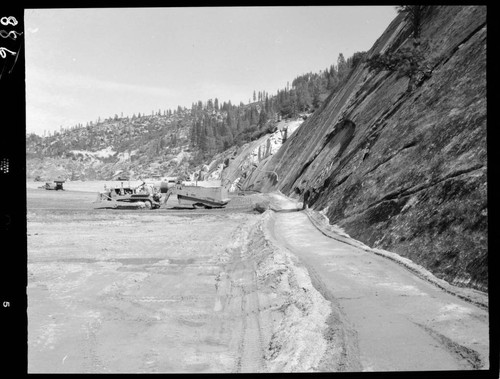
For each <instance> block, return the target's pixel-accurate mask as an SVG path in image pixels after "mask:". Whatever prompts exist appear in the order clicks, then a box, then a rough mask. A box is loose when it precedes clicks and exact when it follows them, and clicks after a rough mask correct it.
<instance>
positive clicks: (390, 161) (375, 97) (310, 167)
mask: <svg viewBox="0 0 500 379" xmlns="http://www.w3.org/2000/svg"><path fill="white" fill-rule="evenodd" d="M421 40H422V42H423V43H422V46H424V57H425V59H426V61H428V62H429V66H430V69H431V75H430V77H428V78H426V79H425V80H423V81H422V82H420V83H419V85H418V86H417V87H416V88H415V89H414V90H413V91H407V88H408V80H409V79H408V77H407V76H403V75H400V74H398V73H397V72H390V71H381V72H378V73H377V72H370V71H369V70H368V68H367V66H366V63H361V64H359V65H358V66H357V67H356V68H355V69H354V70H353V71H352V72H351V75H350V78H349V80H348V81H347V82H346V84H345V85H344V86H343V87H342V88H341V89H340V91H337V92H336V93H333V94H332V95H331V96H330V97H329V98H328V99H327V100H326V101H325V102H324V104H323V106H322V107H321V108H320V109H319V110H318V111H316V112H315V113H314V114H313V116H312V117H309V118H308V119H307V120H306V121H305V122H304V123H303V124H302V125H301V127H300V128H299V129H298V130H297V131H296V132H295V133H294V134H293V136H291V137H290V138H289V139H288V140H287V141H286V143H285V144H284V145H283V146H282V148H281V149H280V150H279V151H278V152H277V153H276V154H275V155H273V156H272V157H271V159H269V160H266V161H264V162H262V165H261V167H260V170H259V173H258V174H257V175H254V176H253V177H252V181H251V182H250V183H247V186H252V188H254V189H258V190H262V191H267V190H274V189H279V190H281V191H282V192H283V193H285V194H287V195H290V196H293V197H296V198H299V199H300V200H302V199H304V194H306V193H307V198H308V199H307V201H306V203H307V204H308V205H309V206H310V207H311V208H313V209H315V210H318V211H322V213H324V214H325V215H326V216H327V217H328V218H329V220H330V223H332V224H336V225H338V226H340V227H341V228H343V229H344V230H345V231H346V232H347V233H348V234H349V235H351V236H352V237H354V238H356V239H358V240H360V241H362V242H364V243H365V244H367V245H369V246H371V247H376V248H382V249H387V250H390V251H393V252H396V253H398V254H400V255H402V256H405V257H408V258H410V259H412V260H413V261H415V262H417V263H419V264H421V265H423V266H424V267H426V268H427V269H429V270H430V271H432V272H433V273H434V274H435V275H436V276H438V277H440V278H442V279H445V280H447V281H449V282H451V283H452V284H455V285H459V286H464V287H470V288H474V289H478V290H482V291H486V290H487V288H488V287H487V286H488V276H487V196H486V195H487V194H486V192H487V179H486V169H487V168H486V167H487V159H486V7H477V6H453V7H452V6H442V7H430V8H429V9H428V10H427V11H426V13H425V15H424V18H423V21H422V32H421ZM410 44H411V26H410V25H409V23H408V22H407V21H405V20H404V18H403V15H399V16H398V17H396V19H395V20H394V21H393V22H392V23H391V24H390V25H389V27H388V28H387V30H386V31H385V32H384V33H383V35H382V36H381V37H380V38H379V39H378V40H377V41H376V42H375V44H374V46H373V47H372V49H371V50H370V51H369V53H368V57H372V56H374V55H375V54H377V53H384V52H388V51H396V50H397V49H400V48H401V47H403V46H409V45H410ZM269 171H275V172H276V173H277V174H278V175H279V178H280V180H279V182H278V183H276V181H275V180H274V178H273V176H272V175H270V174H269Z"/></svg>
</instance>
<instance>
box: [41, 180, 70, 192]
mask: <svg viewBox="0 0 500 379" xmlns="http://www.w3.org/2000/svg"><path fill="white" fill-rule="evenodd" d="M64 182H65V180H54V184H52V183H50V182H47V183H45V185H43V186H41V187H38V188H42V189H46V190H55V191H59V190H61V191H64V188H63V183H64Z"/></svg>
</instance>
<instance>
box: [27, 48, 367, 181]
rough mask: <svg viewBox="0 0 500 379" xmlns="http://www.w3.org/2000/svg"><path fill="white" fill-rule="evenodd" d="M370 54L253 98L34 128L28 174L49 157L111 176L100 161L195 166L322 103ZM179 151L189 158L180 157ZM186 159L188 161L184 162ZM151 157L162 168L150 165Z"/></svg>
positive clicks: (173, 169)
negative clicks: (49, 128)
mask: <svg viewBox="0 0 500 379" xmlns="http://www.w3.org/2000/svg"><path fill="white" fill-rule="evenodd" d="M363 56H364V53H355V54H354V55H353V56H352V57H350V58H348V59H347V60H346V59H345V58H344V56H343V55H342V54H340V55H339V57H338V61H337V64H336V65H334V64H332V65H331V66H330V67H329V68H327V69H325V70H323V71H321V72H319V73H314V74H313V73H308V74H304V75H301V76H299V77H297V78H295V79H294V80H293V81H292V85H291V87H290V85H289V84H287V86H286V88H284V89H282V90H279V91H277V93H276V94H275V95H270V94H269V93H267V92H265V91H258V92H256V91H254V92H253V96H252V99H249V101H248V104H243V103H240V104H239V105H233V104H231V102H230V101H229V102H223V103H221V102H219V100H218V99H217V98H215V99H214V100H212V99H210V100H208V101H206V102H204V103H203V102H202V101H198V102H196V103H193V104H192V106H191V109H187V108H185V107H184V108H183V107H180V106H179V107H178V108H177V109H175V110H173V111H172V110H170V109H169V110H163V111H162V110H158V111H152V112H151V115H145V114H137V115H135V114H134V115H132V116H131V117H129V116H126V117H123V115H121V116H118V115H114V117H110V118H107V119H104V120H101V119H100V118H99V119H98V120H97V121H95V122H93V121H90V122H88V123H87V125H86V126H83V125H81V124H79V125H75V126H73V127H70V128H66V129H63V128H61V130H60V131H59V132H54V133H52V134H51V133H50V132H49V133H48V135H47V133H45V134H44V136H43V137H41V136H38V135H35V134H29V135H27V137H26V157H27V160H28V168H29V170H28V172H27V175H28V177H33V178H34V177H36V176H40V177H44V176H47V175H46V173H45V174H44V172H43V165H41V164H40V163H39V161H40V160H41V159H44V158H54V159H55V160H57V163H55V162H56V161H54V164H55V166H61V165H62V166H68V160H69V161H72V163H71V164H69V166H71V167H69V166H68V169H67V170H62V169H61V170H59V172H60V175H62V176H65V175H66V176H68V177H70V176H72V177H75V176H76V177H79V178H80V177H82V178H87V179H108V178H109V175H112V172H111V171H113V170H105V171H106V172H101V171H102V170H101V169H102V167H101V169H97V170H96V164H97V161H99V163H102V164H107V165H108V166H109V165H110V164H117V165H118V166H120V169H122V170H125V171H129V170H130V169H129V168H127V167H126V166H127V165H126V164H124V162H125V161H128V163H129V164H130V165H132V166H134V163H135V166H137V164H139V165H140V166H141V168H140V171H147V172H150V171H151V172H159V173H160V174H161V175H167V174H168V175H171V174H174V175H175V174H179V173H180V172H183V171H186V170H191V169H193V168H195V167H196V166H198V165H200V164H203V163H207V162H210V159H211V158H212V157H213V156H214V155H215V154H217V153H220V152H222V151H224V150H227V149H229V148H231V147H232V146H241V145H243V144H245V143H247V142H250V141H253V140H255V139H258V138H259V137H261V136H262V135H264V134H266V133H271V132H273V131H274V130H275V122H276V121H278V120H279V119H281V118H288V117H296V116H297V115H299V114H300V113H302V112H311V111H313V110H314V109H317V108H318V107H320V105H321V104H322V102H323V100H324V99H325V98H326V97H327V96H328V95H329V94H331V93H332V92H335V91H336V90H337V89H338V88H340V85H341V84H342V83H343V82H344V81H345V80H346V79H347V77H348V75H349V73H350V72H351V70H352V68H353V67H354V66H355V65H356V64H357V63H358V62H359V61H360V60H361V59H362V58H363ZM179 154H181V155H182V157H180V158H178V159H177V160H176V161H175V162H172V158H173V157H178V156H179ZM182 159H183V160H184V162H183V163H184V164H183V165H181V166H182V168H179V163H180V162H179V160H182ZM65 161H66V163H65ZM77 162H81V163H85V162H87V163H89V162H92V164H93V166H92V167H90V166H89V167H83V166H85V164H77ZM45 163H48V161H47V160H45ZM33 164H35V165H36V167H33ZM149 164H154V166H155V167H154V168H150V167H148V165H149ZM86 166H88V164H87V165H86ZM115 171H116V170H115ZM75 172H77V173H76V174H75ZM101 174H102V175H101ZM104 176H106V177H104Z"/></svg>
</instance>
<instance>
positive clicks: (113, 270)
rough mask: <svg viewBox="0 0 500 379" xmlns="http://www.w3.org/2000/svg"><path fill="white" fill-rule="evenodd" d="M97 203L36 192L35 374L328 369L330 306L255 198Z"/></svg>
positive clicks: (32, 256) (32, 225) (31, 219)
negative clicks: (273, 239) (217, 204)
mask: <svg viewBox="0 0 500 379" xmlns="http://www.w3.org/2000/svg"><path fill="white" fill-rule="evenodd" d="M95 198H96V192H82V191H72V190H67V191H46V190H43V189H36V188H28V189H27V221H28V225H27V238H28V288H27V295H28V362H29V363H28V372H30V373H41V372H45V373H47V372H48V373H56V372H69V373H97V372H103V373H122V372H132V373H135V372H181V373H183V372H193V373H198V372H226V373H227V372H268V371H309V370H314V369H316V368H317V367H318V364H319V360H320V359H321V357H322V354H321V351H322V350H321V349H322V348H321V346H323V350H324V349H325V346H326V345H325V344H323V345H322V344H321V343H318V341H321V338H322V332H323V329H324V327H326V324H325V323H324V322H323V320H324V319H326V317H327V315H328V314H329V312H330V308H329V305H328V304H329V303H328V302H327V301H326V300H324V299H323V298H322V297H321V295H320V294H319V293H318V292H317V291H316V290H315V289H314V287H313V286H312V284H311V282H310V280H309V279H308V275H307V272H306V271H305V269H303V268H299V267H295V266H294V258H293V257H291V256H290V255H289V254H288V253H287V252H285V251H277V250H276V249H274V248H273V247H272V246H270V245H269V243H268V242H267V240H266V238H265V235H264V231H263V226H262V225H263V224H262V222H263V219H262V215H259V214H256V213H255V212H252V211H251V204H252V201H253V200H252V197H251V196H248V197H246V196H239V197H234V198H233V199H232V201H231V202H230V205H229V206H228V207H227V208H226V209H213V210H189V209H174V208H172V206H175V205H176V203H175V201H174V202H173V203H172V204H170V200H169V203H168V204H167V206H166V207H162V208H161V209H158V210H145V209H140V210H118V209H104V208H100V209H96V206H97V204H94V203H93V201H94V200H95ZM304 288H308V292H307V293H304ZM304 312H307V313H308V314H305V313H304ZM299 320H300V321H301V322H304V325H305V326H302V325H301V322H299ZM297 341H302V342H301V343H302V346H301V347H300V348H299V347H297V346H296V343H295V342H297ZM311 343H314V344H315V346H318V347H317V348H316V350H312V349H311ZM318 349H319V350H318Z"/></svg>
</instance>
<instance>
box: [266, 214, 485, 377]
mask: <svg viewBox="0 0 500 379" xmlns="http://www.w3.org/2000/svg"><path fill="white" fill-rule="evenodd" d="M274 220H275V221H274V225H273V224H271V227H272V228H274V233H273V234H274V237H275V238H276V241H277V242H278V243H279V244H281V245H282V246H284V247H286V248H287V249H288V250H289V251H290V252H292V253H293V254H295V255H297V256H298V257H299V259H300V261H301V263H303V264H304V265H305V266H306V267H307V268H308V271H309V274H310V276H311V278H312V280H313V283H314V285H315V287H316V288H317V289H318V290H319V291H320V292H321V293H322V295H323V296H324V297H325V298H326V299H328V300H330V301H331V302H332V304H333V305H334V306H338V307H339V309H340V313H339V317H338V319H339V322H341V323H342V324H343V326H342V330H343V331H344V337H343V344H344V347H343V348H344V350H345V351H346V353H347V355H348V359H346V361H345V362H344V367H341V369H343V370H347V371H358V370H362V371H398V370H412V371H413V370H414V371H420V370H468V369H478V368H482V369H487V368H488V367H489V358H488V354H489V352H488V348H489V347H488V338H489V336H488V313H487V311H485V310H483V309H480V308H477V307H475V306H474V305H471V304H469V303H467V302H464V301H462V300H460V299H459V298H457V297H455V296H453V295H450V294H447V293H444V292H443V291H442V290H440V289H438V288H436V287H435V286H433V285H432V284H430V283H428V282H426V281H424V280H422V279H420V278H418V277H416V276H415V275H414V274H412V273H410V272H409V271H407V270H406V269H404V268H402V267H401V266H400V265H397V264H396V263H394V262H392V261H390V260H387V259H385V258H382V257H379V256H377V255H374V254H372V253H369V252H366V251H363V250H361V249H359V248H356V247H353V246H350V245H347V244H345V243H342V242H338V241H336V240H334V239H331V238H328V237H326V236H324V235H323V234H322V233H321V232H319V231H318V230H317V229H316V228H315V227H314V226H313V225H312V224H311V222H310V221H309V219H308V218H307V216H306V214H305V213H303V212H296V213H276V214H275V216H274Z"/></svg>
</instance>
